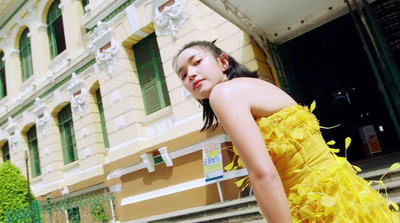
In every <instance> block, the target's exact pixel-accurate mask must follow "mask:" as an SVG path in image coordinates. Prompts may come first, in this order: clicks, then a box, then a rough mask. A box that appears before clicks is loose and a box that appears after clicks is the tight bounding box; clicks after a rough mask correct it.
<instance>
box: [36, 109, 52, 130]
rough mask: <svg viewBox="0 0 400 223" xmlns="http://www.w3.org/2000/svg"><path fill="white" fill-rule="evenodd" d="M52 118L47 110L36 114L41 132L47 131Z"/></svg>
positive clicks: (37, 124)
mask: <svg viewBox="0 0 400 223" xmlns="http://www.w3.org/2000/svg"><path fill="white" fill-rule="evenodd" d="M49 120H50V115H49V113H47V112H43V113H42V115H40V116H36V128H37V129H38V130H39V132H41V133H42V134H43V135H46V133H47V130H46V129H47V125H48V123H49Z"/></svg>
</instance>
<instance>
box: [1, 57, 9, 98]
mask: <svg viewBox="0 0 400 223" xmlns="http://www.w3.org/2000/svg"><path fill="white" fill-rule="evenodd" d="M5 96H7V85H6V64H5V62H4V52H1V53H0V99H1V98H4V97H5Z"/></svg>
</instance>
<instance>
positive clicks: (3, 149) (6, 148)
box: [1, 141, 11, 163]
mask: <svg viewBox="0 0 400 223" xmlns="http://www.w3.org/2000/svg"><path fill="white" fill-rule="evenodd" d="M1 152H2V156H3V163H5V162H7V161H8V160H11V155H10V146H9V145H8V141H7V142H6V143H4V145H3V146H2V147H1Z"/></svg>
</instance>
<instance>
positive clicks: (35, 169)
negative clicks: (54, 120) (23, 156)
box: [27, 125, 41, 177]
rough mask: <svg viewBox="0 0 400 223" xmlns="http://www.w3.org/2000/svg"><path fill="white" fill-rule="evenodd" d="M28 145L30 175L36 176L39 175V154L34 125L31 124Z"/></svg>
mask: <svg viewBox="0 0 400 223" xmlns="http://www.w3.org/2000/svg"><path fill="white" fill-rule="evenodd" d="M27 136H28V147H29V157H30V162H31V171H32V177H37V176H40V175H41V170H40V156H39V148H38V142H37V135H36V125H34V126H32V127H31V128H30V129H29V131H28V133H27Z"/></svg>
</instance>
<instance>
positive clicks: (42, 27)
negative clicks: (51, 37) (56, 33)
mask: <svg viewBox="0 0 400 223" xmlns="http://www.w3.org/2000/svg"><path fill="white" fill-rule="evenodd" d="M36 28H37V30H38V31H40V32H45V31H47V25H46V24H44V23H37V25H36Z"/></svg>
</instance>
